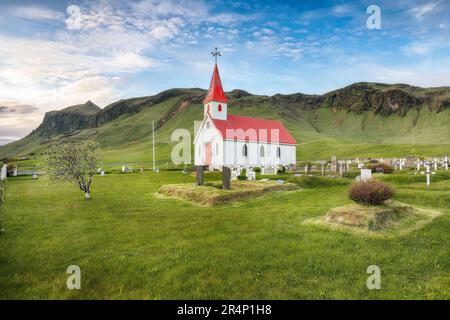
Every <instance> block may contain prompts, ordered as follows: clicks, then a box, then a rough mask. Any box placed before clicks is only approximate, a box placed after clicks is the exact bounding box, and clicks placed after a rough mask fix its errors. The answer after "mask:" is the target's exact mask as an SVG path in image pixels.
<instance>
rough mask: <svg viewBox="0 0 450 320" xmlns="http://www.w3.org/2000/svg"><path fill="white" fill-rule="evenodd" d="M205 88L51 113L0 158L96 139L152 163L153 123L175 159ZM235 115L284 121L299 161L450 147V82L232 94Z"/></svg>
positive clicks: (164, 155)
mask: <svg viewBox="0 0 450 320" xmlns="http://www.w3.org/2000/svg"><path fill="white" fill-rule="evenodd" d="M205 94H206V91H205V90H202V89H170V90H167V91H163V92H161V93H159V94H157V95H155V96H150V97H140V98H133V99H126V100H120V101H117V102H115V103H113V104H111V105H109V106H107V107H105V108H104V109H100V108H99V107H97V106H96V105H94V104H93V103H92V102H90V101H88V102H87V103H86V104H83V105H78V106H73V107H69V108H66V109H63V110H60V111H51V112H48V113H47V114H46V115H45V117H44V120H43V122H42V124H41V125H40V126H39V127H38V128H36V129H35V130H34V131H33V132H32V133H31V134H29V135H28V136H27V137H25V138H23V139H21V140H19V141H16V142H13V143H10V144H8V145H5V146H2V147H0V158H4V157H19V156H28V157H30V158H32V159H35V158H39V155H40V153H42V152H43V151H44V150H45V149H46V148H47V147H48V146H49V144H51V143H52V142H54V141H56V140H61V139H70V140H84V139H94V140H96V141H98V142H99V143H100V145H101V148H102V156H103V160H104V161H105V162H124V161H135V162H141V161H151V160H152V159H151V130H152V126H151V123H152V121H155V123H156V128H157V131H156V139H157V160H160V161H163V160H164V161H167V160H169V159H170V151H171V148H172V146H173V145H174V144H171V142H170V136H171V133H172V131H173V130H174V129H176V128H185V129H189V130H190V131H191V132H193V125H194V121H195V120H197V121H200V120H201V119H202V117H203V106H202V103H201V101H202V99H203V97H204V95H205ZM227 96H228V97H229V99H230V102H229V109H228V110H229V113H232V114H241V115H248V116H255V117H264V118H271V119H280V120H281V121H282V122H283V123H284V124H285V125H286V127H287V128H288V129H289V130H290V131H291V133H292V134H293V136H294V137H295V138H296V139H297V141H298V142H299V145H298V148H297V153H298V154H297V158H298V160H307V159H328V158H330V157H331V156H332V155H337V156H338V157H344V158H350V157H395V156H406V155H408V154H411V153H420V154H423V155H426V156H441V155H443V154H444V153H450V142H449V136H450V126H449V123H450V87H442V88H419V87H412V86H408V85H404V84H395V85H387V84H379V83H356V84H353V85H350V86H348V87H345V88H342V89H338V90H335V91H332V92H329V93H326V94H324V95H304V94H300V93H298V94H291V95H281V94H278V95H274V96H260V95H253V94H250V93H248V92H245V91H243V90H233V91H231V92H228V93H227Z"/></svg>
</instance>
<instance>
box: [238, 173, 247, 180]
mask: <svg viewBox="0 0 450 320" xmlns="http://www.w3.org/2000/svg"><path fill="white" fill-rule="evenodd" d="M237 179H238V180H247V176H246V175H243V174H242V173H241V174H240V175H238V176H237Z"/></svg>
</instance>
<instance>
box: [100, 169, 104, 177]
mask: <svg viewBox="0 0 450 320" xmlns="http://www.w3.org/2000/svg"><path fill="white" fill-rule="evenodd" d="M100 176H101V177H104V176H105V171H104V170H103V169H102V170H101V171H100Z"/></svg>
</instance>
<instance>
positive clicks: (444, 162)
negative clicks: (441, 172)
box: [442, 156, 448, 171]
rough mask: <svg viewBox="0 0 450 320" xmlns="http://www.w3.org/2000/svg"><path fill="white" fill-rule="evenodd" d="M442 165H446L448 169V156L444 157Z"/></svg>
mask: <svg viewBox="0 0 450 320" xmlns="http://www.w3.org/2000/svg"><path fill="white" fill-rule="evenodd" d="M442 165H443V166H444V167H445V171H448V156H445V157H444V161H442Z"/></svg>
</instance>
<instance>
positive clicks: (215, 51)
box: [211, 48, 222, 64]
mask: <svg viewBox="0 0 450 320" xmlns="http://www.w3.org/2000/svg"><path fill="white" fill-rule="evenodd" d="M211 54H212V56H213V57H214V60H215V62H216V64H217V56H219V57H220V56H222V54H221V53H220V51H219V50H217V48H214V51H211Z"/></svg>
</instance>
